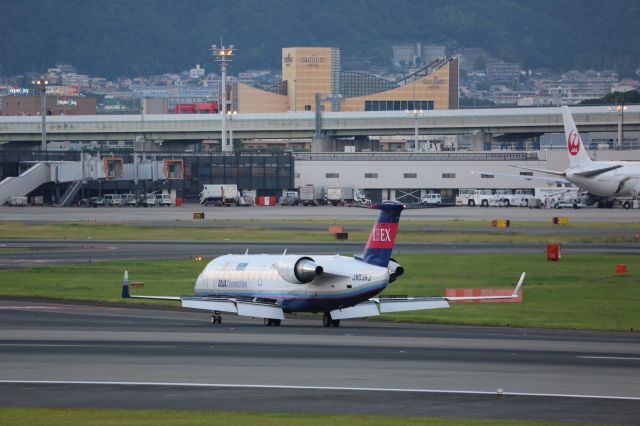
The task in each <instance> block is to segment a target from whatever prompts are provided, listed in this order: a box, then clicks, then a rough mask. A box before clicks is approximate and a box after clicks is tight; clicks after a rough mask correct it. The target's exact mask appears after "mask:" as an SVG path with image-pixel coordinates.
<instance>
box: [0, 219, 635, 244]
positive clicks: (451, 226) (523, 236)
mask: <svg viewBox="0 0 640 426" xmlns="http://www.w3.org/2000/svg"><path fill="white" fill-rule="evenodd" d="M244 223H245V222H240V223H238V222H229V226H228V227H219V226H216V227H212V226H207V225H206V223H205V224H201V225H200V226H197V227H185V226H173V227H171V226H167V227H157V226H156V227H152V226H145V225H132V224H117V223H114V224H109V223H95V224H90V223H56V224H24V223H19V222H4V223H0V237H2V238H6V239H59V240H153V241H159V240H194V241H320V242H322V241H324V242H328V241H332V240H333V236H332V235H331V234H329V232H328V231H326V230H324V229H322V230H304V232H301V231H300V230H299V229H290V230H288V229H270V228H267V227H265V228H261V227H257V228H255V227H243V226H242V225H243V224H244ZM246 223H251V222H246ZM277 223H279V224H286V223H289V224H294V225H295V224H296V223H297V222H285V221H281V222H277ZM299 223H300V224H306V223H308V221H301V222H299ZM362 223H363V224H364V223H365V222H362ZM429 223H431V222H429ZM445 223H446V226H442V224H440V223H438V225H437V226H438V228H439V229H442V228H444V231H442V230H440V231H438V232H434V231H433V230H431V229H430V227H429V225H428V224H426V223H424V222H423V223H417V222H407V223H403V224H402V226H400V229H399V231H398V241H399V242H405V243H409V242H416V243H429V242H430V243H465V242H467V243H545V242H547V241H555V242H559V243H624V242H633V241H637V239H636V234H638V232H637V231H634V230H633V229H634V228H633V227H634V226H635V225H634V224H633V225H631V224H626V225H625V226H620V227H617V226H616V227H607V228H599V227H598V225H596V224H594V228H593V229H612V230H614V229H625V230H628V231H629V232H628V234H625V235H606V234H604V235H595V236H593V235H588V234H586V233H584V234H561V233H559V232H558V228H557V225H552V224H546V225H544V226H543V227H540V225H539V224H538V228H539V229H547V231H548V232H545V233H540V234H538V233H527V232H523V231H522V230H520V231H519V230H518V229H519V226H514V227H513V228H508V229H501V230H498V231H496V232H493V231H495V230H494V229H492V228H491V224H490V222H477V223H476V222H471V223H474V224H475V226H481V227H486V231H472V230H469V229H466V228H468V227H469V222H462V221H451V222H445ZM366 224H367V225H370V224H371V222H366ZM554 226H556V227H554ZM567 226H568V227H572V226H573V227H575V228H576V229H578V228H580V227H581V226H582V225H567ZM638 229H640V228H638ZM345 230H346V231H347V232H348V233H349V240H350V241H355V242H364V241H366V240H367V238H368V236H369V230H368V229H360V230H353V229H352V230H350V229H349V227H348V225H346V227H345Z"/></svg>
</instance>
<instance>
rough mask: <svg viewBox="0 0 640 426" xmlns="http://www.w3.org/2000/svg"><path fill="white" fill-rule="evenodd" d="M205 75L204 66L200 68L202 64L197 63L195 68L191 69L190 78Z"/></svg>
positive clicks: (198, 77)
mask: <svg viewBox="0 0 640 426" xmlns="http://www.w3.org/2000/svg"><path fill="white" fill-rule="evenodd" d="M202 77H204V68H200V65H199V64H198V65H196V67H195V68H191V69H190V70H189V78H191V79H194V80H199V79H201V78H202Z"/></svg>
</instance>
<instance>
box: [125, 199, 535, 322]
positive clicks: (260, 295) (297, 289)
mask: <svg viewBox="0 0 640 426" xmlns="http://www.w3.org/2000/svg"><path fill="white" fill-rule="evenodd" d="M373 208H376V209H379V210H380V215H379V216H378V220H377V221H376V223H375V224H374V225H373V229H372V230H371V234H370V235H369V240H368V242H367V245H366V247H365V249H364V253H363V254H362V256H354V257H345V256H340V255H333V256H332V255H319V256H306V255H287V254H286V250H285V253H283V254H282V255H267V254H260V255H249V254H247V253H245V254H244V255H232V254H229V255H225V256H220V257H218V258H216V259H214V260H212V261H211V262H209V264H208V265H207V266H206V267H205V269H204V270H203V271H202V272H201V273H200V276H199V277H198V279H197V280H196V285H195V296H188V297H174V296H141V295H136V296H134V295H130V294H129V286H128V275H127V272H125V279H124V282H123V287H122V297H131V298H142V299H164V300H175V301H179V302H181V303H182V307H184V308H194V309H203V310H206V311H210V312H211V323H212V324H215V323H218V324H219V323H220V322H221V320H222V319H221V316H220V313H221V312H231V313H235V314H238V315H244V316H250V317H258V318H264V325H266V326H279V325H280V322H281V320H283V319H284V314H285V313H290V312H313V313H317V312H324V317H323V321H322V322H323V324H324V326H325V327H331V326H333V327H338V326H339V325H340V320H342V319H347V318H361V317H371V316H375V315H380V314H381V313H386V312H400V311H413V310H420V309H436V308H448V307H449V303H448V302H449V301H459V300H488V299H514V298H517V297H518V295H519V290H520V287H521V286H522V283H523V281H524V277H525V274H524V273H523V274H522V275H521V277H520V280H519V281H518V284H517V285H516V288H515V290H514V292H513V294H511V295H508V296H475V297H393V298H384V297H375V296H376V295H377V294H378V293H380V292H381V291H382V290H384V289H385V288H386V287H387V285H388V284H389V283H392V282H393V281H395V280H396V279H397V278H398V277H399V276H400V275H402V274H403V272H404V269H403V268H402V266H401V265H399V264H398V263H397V262H396V261H395V260H394V259H393V258H391V251H392V249H393V244H394V241H395V237H396V231H397V229H398V222H399V220H400V213H401V212H402V210H403V209H404V206H403V205H402V204H401V203H399V202H397V201H385V202H383V203H382V204H379V205H377V206H374V207H373Z"/></svg>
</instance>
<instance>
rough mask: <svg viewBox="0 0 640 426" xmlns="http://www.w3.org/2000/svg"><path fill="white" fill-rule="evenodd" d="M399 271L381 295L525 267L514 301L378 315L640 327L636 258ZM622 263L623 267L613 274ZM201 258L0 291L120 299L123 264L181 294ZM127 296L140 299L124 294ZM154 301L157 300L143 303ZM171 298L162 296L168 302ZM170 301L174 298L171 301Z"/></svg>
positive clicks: (158, 291) (161, 291)
mask: <svg viewBox="0 0 640 426" xmlns="http://www.w3.org/2000/svg"><path fill="white" fill-rule="evenodd" d="M395 257H396V259H397V260H398V261H399V262H400V263H402V264H403V266H404V267H405V270H406V271H407V273H406V274H405V275H404V276H402V277H400V278H399V279H398V280H397V281H396V282H394V283H392V284H391V285H390V286H389V288H388V289H387V290H386V291H385V294H408V295H432V296H437V295H442V294H443V291H444V289H445V288H448V287H449V288H452V287H463V288H466V287H508V288H512V287H513V286H514V285H515V282H516V281H517V279H518V277H519V276H520V273H521V272H523V271H526V272H527V279H526V280H525V284H524V288H523V293H524V296H523V298H524V301H523V303H521V304H516V303H503V304H455V305H453V306H452V308H451V309H441V310H429V311H415V312H408V313H398V314H386V315H383V316H382V317H381V318H382V319H391V320H402V321H413V322H427V323H442V324H476V325H492V326H507V325H509V326H513V327H542V328H563V329H589V330H610V331H629V330H630V329H634V330H640V315H638V306H640V285H638V283H639V282H640V258H639V257H638V256H634V255H603V254H593V255H591V254H573V255H565V256H564V257H563V258H562V260H561V261H559V262H548V261H547V260H546V259H545V255H544V253H543V252H542V251H541V253H539V254H435V255H422V254H398V255H397V256H395ZM616 263H626V264H627V265H628V267H629V273H628V274H626V275H624V276H621V275H616V274H615V264H616ZM204 266H205V262H195V261H192V260H175V261H147V262H141V261H130V262H104V263H103V262H100V263H87V264H74V265H52V266H40V267H35V268H24V269H20V268H17V269H2V270H0V282H1V283H2V285H0V296H38V297H52V298H60V299H61V298H68V299H77V300H97V301H122V299H120V297H119V296H120V284H121V281H122V276H123V271H124V270H125V269H127V270H128V271H129V281H130V282H133V281H143V282H144V283H145V285H144V288H142V289H132V292H134V293H138V294H150V295H184V294H192V293H193V284H194V282H195V279H196V277H197V276H198V274H199V272H200V271H201V270H202V268H203V267H204ZM128 302H136V303H140V301H138V300H135V301H132V300H129V301H128ZM150 303H159V302H150ZM168 303H169V304H171V303H170V302H168ZM173 305H174V306H175V305H176V304H173Z"/></svg>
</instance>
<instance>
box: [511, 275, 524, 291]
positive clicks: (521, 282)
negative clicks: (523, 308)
mask: <svg viewBox="0 0 640 426" xmlns="http://www.w3.org/2000/svg"><path fill="white" fill-rule="evenodd" d="M526 275H527V273H526V272H523V273H522V275H520V279H519V280H518V284H517V285H516V288H515V290H513V294H512V295H511V297H518V292H519V291H520V289H521V288H522V284H523V283H524V277H525V276H526Z"/></svg>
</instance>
